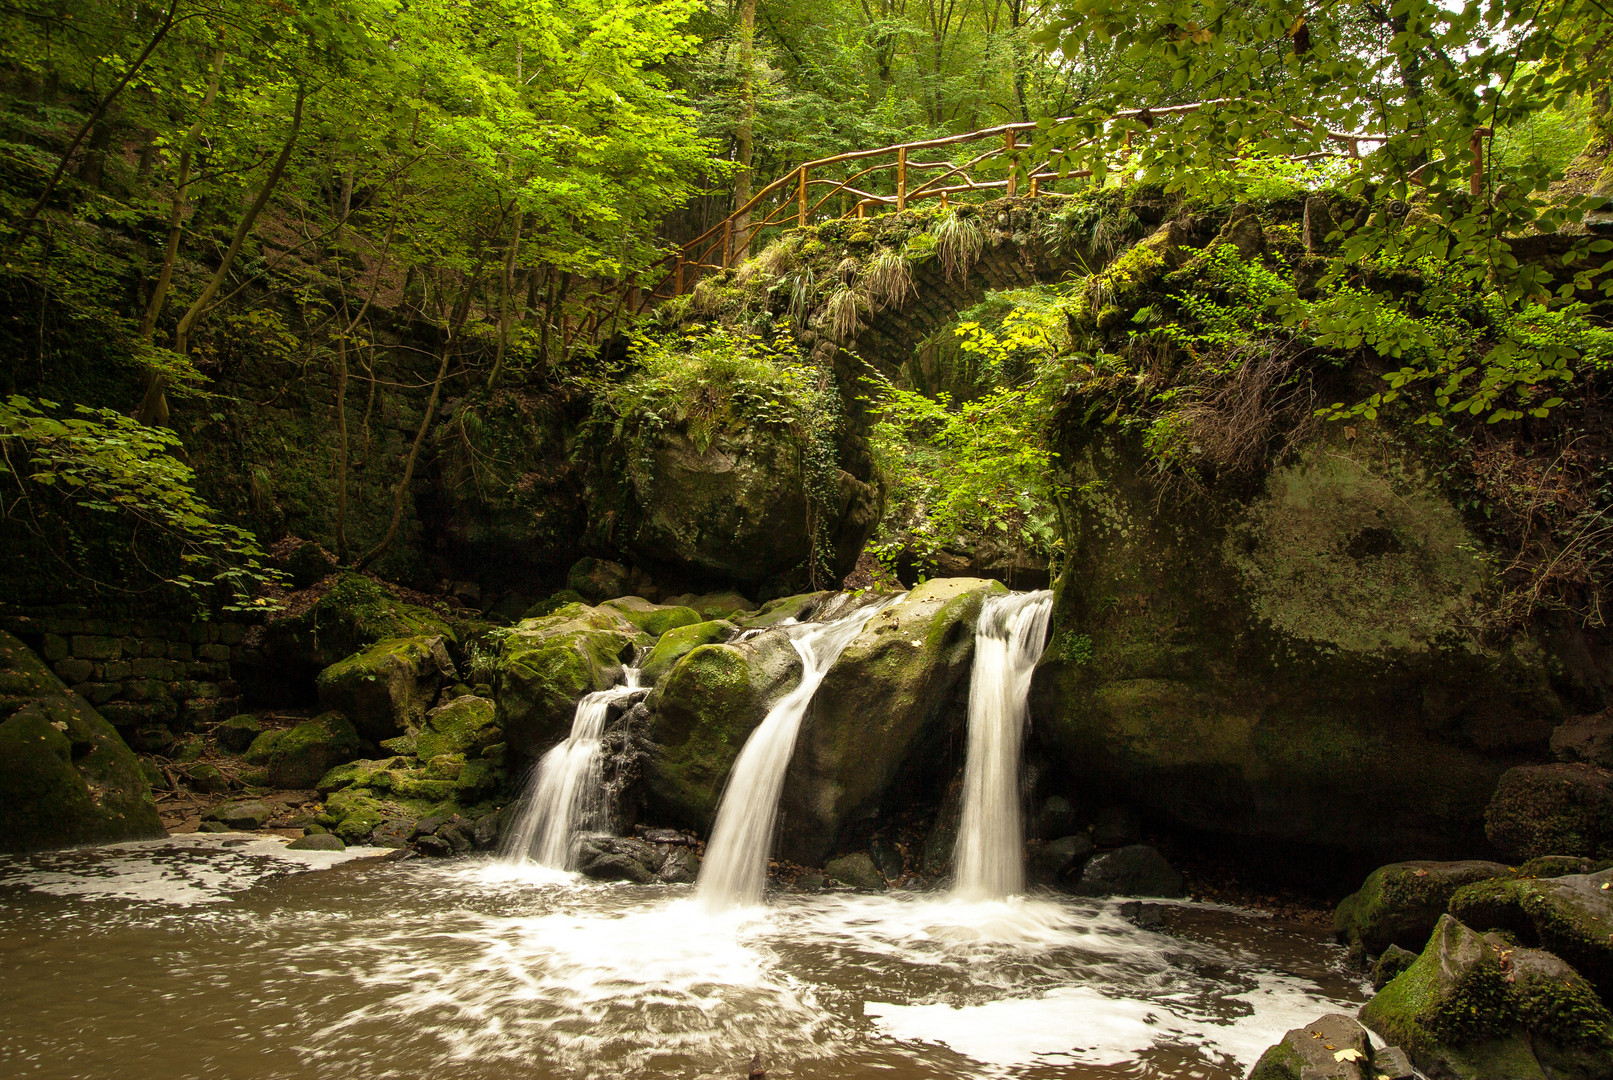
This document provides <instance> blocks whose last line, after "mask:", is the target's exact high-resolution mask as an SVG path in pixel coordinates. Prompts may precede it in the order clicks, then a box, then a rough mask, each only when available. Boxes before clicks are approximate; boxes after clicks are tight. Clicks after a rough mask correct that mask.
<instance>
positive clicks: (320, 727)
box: [246, 712, 359, 788]
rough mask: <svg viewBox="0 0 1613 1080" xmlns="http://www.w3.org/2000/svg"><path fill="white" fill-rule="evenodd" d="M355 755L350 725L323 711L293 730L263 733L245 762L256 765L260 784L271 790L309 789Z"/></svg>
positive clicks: (356, 745) (338, 715) (356, 746)
mask: <svg viewBox="0 0 1613 1080" xmlns="http://www.w3.org/2000/svg"><path fill="white" fill-rule="evenodd" d="M358 754H359V743H358V732H357V731H355V730H354V729H353V725H352V724H351V723H350V722H349V721H348V719H347V717H345V716H343V715H342V714H341V713H339V712H327V713H322V714H321V715H319V716H316V717H314V718H313V719H312V720H308V721H305V722H303V723H301V724H298V725H297V726H296V727H293V728H286V729H284V730H281V731H265V732H263V733H262V734H261V735H259V736H258V737H257V738H256V739H254V740H253V741H252V745H251V746H250V747H248V748H247V752H246V762H247V764H248V765H256V766H258V768H259V769H260V771H261V772H262V782H265V783H268V784H269V785H271V786H273V787H279V788H311V787H313V786H314V785H315V784H317V783H319V780H320V778H321V777H322V776H324V775H325V774H326V773H328V772H329V771H330V770H331V769H333V768H335V767H336V766H338V765H342V764H345V763H347V762H349V761H352V760H353V759H354V758H356V757H358ZM255 782H256V781H255Z"/></svg>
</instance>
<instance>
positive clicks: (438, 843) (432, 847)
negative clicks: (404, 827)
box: [414, 836, 454, 859]
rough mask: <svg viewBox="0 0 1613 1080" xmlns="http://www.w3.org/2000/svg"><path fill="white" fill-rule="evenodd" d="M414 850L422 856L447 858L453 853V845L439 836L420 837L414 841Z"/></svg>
mask: <svg viewBox="0 0 1613 1080" xmlns="http://www.w3.org/2000/svg"><path fill="white" fill-rule="evenodd" d="M414 849H415V850H416V851H418V852H420V854H422V855H430V856H432V857H434V858H439V859H441V858H447V857H448V856H450V855H452V854H453V853H454V848H453V845H452V844H450V843H449V842H448V841H447V840H446V839H444V838H443V837H440V836H422V837H420V838H418V839H417V840H415V841H414Z"/></svg>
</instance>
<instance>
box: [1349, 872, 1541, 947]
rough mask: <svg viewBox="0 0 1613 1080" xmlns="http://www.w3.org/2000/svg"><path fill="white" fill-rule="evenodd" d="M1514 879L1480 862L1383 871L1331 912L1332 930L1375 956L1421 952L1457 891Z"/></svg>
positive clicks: (1510, 873) (1371, 876)
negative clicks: (1393, 947) (1389, 950)
mask: <svg viewBox="0 0 1613 1080" xmlns="http://www.w3.org/2000/svg"><path fill="white" fill-rule="evenodd" d="M1511 875H1512V871H1511V870H1509V869H1508V868H1507V867H1505V866H1502V865H1501V864H1500V863H1493V862H1481V861H1477V860H1470V861H1467V862H1403V863H1391V864H1390V865H1388V866H1380V867H1378V869H1376V870H1374V871H1373V872H1372V873H1371V874H1369V875H1367V879H1366V881H1365V882H1363V883H1362V885H1361V888H1360V889H1358V890H1356V891H1355V892H1353V893H1351V894H1350V895H1349V896H1346V897H1345V898H1344V899H1343V900H1342V901H1340V903H1339V906H1338V907H1337V908H1336V909H1335V910H1334V912H1333V929H1334V932H1335V933H1337V934H1338V935H1339V937H1340V938H1341V939H1342V940H1344V941H1346V942H1348V943H1350V944H1355V943H1356V942H1360V943H1361V945H1362V947H1363V948H1365V949H1366V951H1367V952H1368V953H1370V954H1372V955H1373V956H1376V955H1377V954H1379V953H1381V952H1383V951H1384V950H1385V949H1387V948H1388V947H1389V946H1391V945H1399V946H1400V947H1401V948H1403V949H1410V950H1411V951H1412V952H1414V953H1415V952H1420V951H1422V947H1423V946H1424V945H1426V944H1428V935H1429V934H1431V933H1433V932H1434V924H1435V923H1437V922H1439V917H1440V916H1441V915H1443V914H1444V913H1445V908H1446V906H1447V905H1448V904H1449V903H1450V902H1451V897H1452V896H1453V895H1454V894H1455V893H1456V890H1457V889H1460V888H1461V887H1462V886H1464V885H1471V884H1473V883H1474V882H1476V881H1488V880H1489V879H1491V878H1503V877H1510V876H1511Z"/></svg>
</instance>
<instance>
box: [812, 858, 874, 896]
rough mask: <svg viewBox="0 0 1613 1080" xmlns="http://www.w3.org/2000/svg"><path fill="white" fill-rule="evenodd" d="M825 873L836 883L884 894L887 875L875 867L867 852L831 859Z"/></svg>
mask: <svg viewBox="0 0 1613 1080" xmlns="http://www.w3.org/2000/svg"><path fill="white" fill-rule="evenodd" d="M823 872H824V873H825V874H828V875H829V876H830V877H831V878H833V879H834V880H836V881H839V882H842V883H844V884H846V885H850V886H851V887H852V888H854V889H861V890H862V891H864V892H884V891H885V875H884V874H881V873H880V872H879V867H877V866H875V865H874V860H873V858H872V857H871V856H870V855H869V854H868V852H866V851H854V852H852V853H851V854H850V855H842V856H840V857H839V858H838V859H830V860H829V862H828V864H827V865H826V866H824V868H823Z"/></svg>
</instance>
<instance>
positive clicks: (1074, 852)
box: [1025, 834, 1092, 892]
mask: <svg viewBox="0 0 1613 1080" xmlns="http://www.w3.org/2000/svg"><path fill="white" fill-rule="evenodd" d="M1091 854H1092V841H1091V839H1089V838H1088V837H1087V836H1086V835H1085V834H1080V835H1076V836H1061V837H1059V838H1058V839H1056V840H1049V841H1048V842H1047V843H1045V844H1043V845H1042V846H1041V847H1038V848H1037V849H1036V850H1035V852H1034V853H1032V855H1031V857H1030V861H1029V862H1028V863H1027V865H1026V868H1025V869H1026V872H1027V876H1028V877H1029V878H1030V880H1031V882H1032V884H1035V885H1046V886H1048V887H1049V888H1054V889H1062V890H1063V891H1065V892H1069V891H1071V890H1072V889H1073V888H1074V887H1075V884H1076V882H1078V881H1079V880H1080V879H1081V868H1082V866H1083V865H1085V863H1086V859H1087V856H1088V855H1091Z"/></svg>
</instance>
